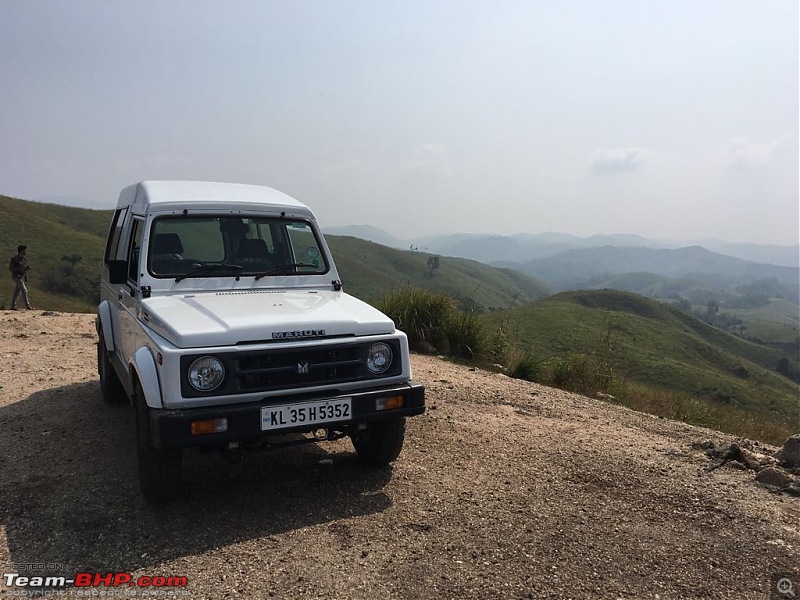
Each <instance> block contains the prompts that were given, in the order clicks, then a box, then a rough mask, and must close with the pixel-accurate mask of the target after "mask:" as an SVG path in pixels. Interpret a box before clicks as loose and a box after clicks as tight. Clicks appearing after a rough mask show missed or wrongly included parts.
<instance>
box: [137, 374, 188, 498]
mask: <svg viewBox="0 0 800 600" xmlns="http://www.w3.org/2000/svg"><path fill="white" fill-rule="evenodd" d="M134 400H135V403H136V438H137V447H138V454H139V486H140V487H141V489H142V495H143V496H144V498H145V500H146V501H147V502H149V503H151V504H160V503H162V502H168V501H169V500H172V499H174V498H175V497H176V496H177V495H178V493H179V492H180V489H181V471H182V470H183V455H182V452H181V451H180V450H163V449H158V448H156V447H155V446H154V445H153V442H152V427H151V424H150V413H151V411H152V409H151V408H150V407H148V406H147V402H145V399H144V392H143V391H142V387H141V386H140V385H139V384H138V383H137V385H136V391H135V392H134Z"/></svg>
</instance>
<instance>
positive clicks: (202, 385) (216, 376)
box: [189, 356, 225, 392]
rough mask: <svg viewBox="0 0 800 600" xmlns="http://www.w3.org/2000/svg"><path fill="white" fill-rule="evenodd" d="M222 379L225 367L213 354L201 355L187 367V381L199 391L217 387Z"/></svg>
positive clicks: (208, 390) (207, 390)
mask: <svg viewBox="0 0 800 600" xmlns="http://www.w3.org/2000/svg"><path fill="white" fill-rule="evenodd" d="M223 379H225V367H224V365H223V364H222V363H221V362H220V361H219V360H218V359H216V358H214V357H213V356H202V357H200V358H198V359H197V360H196V361H194V362H193V363H192V366H190V367H189V383H191V384H192V387H193V388H194V389H196V390H197V391H199V392H210V391H211V390H215V389H217V388H218V387H219V386H220V384H222V380H223Z"/></svg>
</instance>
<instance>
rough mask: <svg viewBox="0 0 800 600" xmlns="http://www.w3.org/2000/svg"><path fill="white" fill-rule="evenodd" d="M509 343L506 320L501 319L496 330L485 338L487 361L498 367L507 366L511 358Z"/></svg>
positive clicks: (510, 339) (510, 340)
mask: <svg viewBox="0 0 800 600" xmlns="http://www.w3.org/2000/svg"><path fill="white" fill-rule="evenodd" d="M511 342H512V338H511V335H510V333H509V329H508V319H503V320H502V321H500V324H499V325H498V326H497V328H496V329H494V330H493V331H491V332H490V333H488V334H487V336H486V354H487V360H489V362H491V363H494V364H498V365H503V366H505V365H508V364H509V362H510V357H511V346H512V343H511Z"/></svg>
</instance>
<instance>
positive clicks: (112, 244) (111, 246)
mask: <svg viewBox="0 0 800 600" xmlns="http://www.w3.org/2000/svg"><path fill="white" fill-rule="evenodd" d="M126 214H128V209H127V207H126V208H120V209H119V210H118V211H117V212H115V213H114V219H113V220H112V221H111V230H110V231H109V232H108V241H107V242H106V254H105V257H104V259H103V260H104V262H106V263H108V261H109V260H112V259H113V258H115V257H116V256H117V249H118V248H119V240H120V237H121V236H122V224H123V223H124V222H125V215H126Z"/></svg>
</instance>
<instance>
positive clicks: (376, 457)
mask: <svg viewBox="0 0 800 600" xmlns="http://www.w3.org/2000/svg"><path fill="white" fill-rule="evenodd" d="M405 435H406V418H405V417H400V418H399V419H391V420H389V421H374V422H372V423H369V424H367V428H366V429H364V430H362V431H359V432H358V433H357V434H356V435H355V436H353V438H352V440H353V447H354V448H355V449H356V453H358V458H359V459H360V460H361V462H363V463H364V464H367V465H369V466H371V467H385V466H386V465H388V464H389V463H390V462H392V461H393V460H395V459H396V458H397V457H398V456H399V455H400V451H401V450H402V449H403V441H404V440H405Z"/></svg>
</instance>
